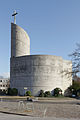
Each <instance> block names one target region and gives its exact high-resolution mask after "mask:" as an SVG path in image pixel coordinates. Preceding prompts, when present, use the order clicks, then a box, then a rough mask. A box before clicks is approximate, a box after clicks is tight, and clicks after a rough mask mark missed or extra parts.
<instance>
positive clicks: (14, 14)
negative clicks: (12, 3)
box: [12, 10, 18, 24]
mask: <svg viewBox="0 0 80 120" xmlns="http://www.w3.org/2000/svg"><path fill="white" fill-rule="evenodd" d="M17 14H18V13H17V12H16V10H15V11H14V13H13V14H12V16H14V24H16V15H17Z"/></svg>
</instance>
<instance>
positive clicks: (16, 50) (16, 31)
mask: <svg viewBox="0 0 80 120" xmlns="http://www.w3.org/2000/svg"><path fill="white" fill-rule="evenodd" d="M24 55H30V39H29V36H28V34H27V33H26V32H25V31H24V30H23V29H22V28H21V27H19V26H18V25H16V24H14V23H11V57H18V56H24Z"/></svg>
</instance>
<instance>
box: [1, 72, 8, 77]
mask: <svg viewBox="0 0 80 120" xmlns="http://www.w3.org/2000/svg"><path fill="white" fill-rule="evenodd" d="M0 76H1V77H3V78H10V73H9V72H7V73H2V74H0Z"/></svg>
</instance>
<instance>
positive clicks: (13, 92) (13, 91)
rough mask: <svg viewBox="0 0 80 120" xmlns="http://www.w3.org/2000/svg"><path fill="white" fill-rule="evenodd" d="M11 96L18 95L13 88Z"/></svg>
mask: <svg viewBox="0 0 80 120" xmlns="http://www.w3.org/2000/svg"><path fill="white" fill-rule="evenodd" d="M12 95H15V96H16V95H18V90H17V89H16V88H13V89H12Z"/></svg>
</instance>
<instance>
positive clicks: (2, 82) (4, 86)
mask: <svg viewBox="0 0 80 120" xmlns="http://www.w3.org/2000/svg"><path fill="white" fill-rule="evenodd" d="M9 87H10V79H9V78H0V91H5V92H7V90H8V88H9Z"/></svg>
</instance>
